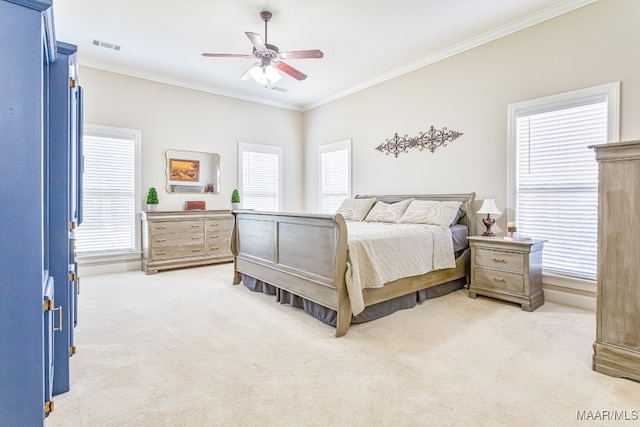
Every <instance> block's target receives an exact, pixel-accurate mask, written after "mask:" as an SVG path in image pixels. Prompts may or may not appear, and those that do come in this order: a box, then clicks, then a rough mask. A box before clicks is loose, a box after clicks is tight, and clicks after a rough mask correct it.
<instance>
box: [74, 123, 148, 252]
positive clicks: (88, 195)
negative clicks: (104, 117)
mask: <svg viewBox="0 0 640 427" xmlns="http://www.w3.org/2000/svg"><path fill="white" fill-rule="evenodd" d="M139 152H140V132H139V131H135V130H128V129H118V128H110V127H104V126H91V125H87V126H85V128H84V135H83V167H84V173H83V188H82V197H83V221H82V224H81V225H80V226H79V227H78V230H77V231H76V250H77V252H78V256H80V257H82V256H98V255H99V256H105V255H117V254H125V253H138V252H139V251H140V242H139V240H140V238H139V234H140V232H139V230H140V226H139V224H138V220H137V215H136V212H137V210H138V207H139V206H140V172H139V171H140V167H139V161H140V160H139V159H140V155H139Z"/></svg>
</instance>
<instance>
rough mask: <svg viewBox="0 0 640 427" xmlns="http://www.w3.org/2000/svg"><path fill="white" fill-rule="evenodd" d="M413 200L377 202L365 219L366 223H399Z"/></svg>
mask: <svg viewBox="0 0 640 427" xmlns="http://www.w3.org/2000/svg"><path fill="white" fill-rule="evenodd" d="M412 201H413V199H406V200H403V201H401V202H396V203H385V202H383V201H379V202H376V204H375V205H373V208H372V209H371V211H370V212H369V214H368V215H367V217H366V218H365V221H376V222H398V221H400V218H402V214H404V211H406V210H407V207H409V205H410V204H411V202H412Z"/></svg>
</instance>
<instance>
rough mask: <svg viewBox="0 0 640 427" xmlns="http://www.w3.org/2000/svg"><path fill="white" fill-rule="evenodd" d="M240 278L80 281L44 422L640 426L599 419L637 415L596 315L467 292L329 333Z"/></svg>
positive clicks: (632, 385) (175, 274)
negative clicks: (58, 381) (59, 377)
mask: <svg viewBox="0 0 640 427" xmlns="http://www.w3.org/2000/svg"><path fill="white" fill-rule="evenodd" d="M231 277H232V265H231V264H225V265H219V266H212V267H203V268H192V269H183V270H179V271H167V272H162V273H159V274H156V275H152V276H147V275H145V274H144V273H142V272H129V273H119V274H111V275H103V276H94V277H86V278H83V279H82V289H81V294H80V309H79V310H80V313H79V325H78V327H77V328H76V345H77V347H78V353H77V354H76V355H75V356H73V357H72V359H71V391H70V392H68V393H65V394H62V395H59V396H56V397H55V398H54V402H55V411H54V412H53V413H52V414H51V415H50V416H49V418H48V419H47V422H46V425H47V426H48V427H56V426H293V425H296V426H327V425H336V426H337V425H341V426H420V425H427V426H430V425H432V426H448V425H451V426H473V425H478V426H528V425H532V426H572V425H588V426H596V425H608V426H610V425H637V423H639V422H640V421H618V422H615V421H614V422H612V421H597V418H596V421H594V420H593V417H594V416H595V417H599V416H601V415H602V411H609V412H613V411H626V412H618V413H622V414H624V415H625V416H626V418H633V415H634V414H636V416H637V414H638V411H639V410H640V383H637V382H634V381H631V380H625V379H618V378H612V377H609V376H606V375H603V374H599V373H596V372H593V371H592V370H591V354H592V350H591V345H592V343H593V341H594V338H595V314H594V313H591V312H587V311H582V310H579V309H574V308H569V307H565V306H561V305H557V304H552V303H546V304H545V305H544V306H542V307H541V308H540V309H538V310H537V311H535V312H533V313H526V312H523V311H521V310H520V308H519V307H518V306H517V305H515V304H510V303H505V302H500V301H496V300H493V299H489V298H483V297H478V299H476V300H473V299H470V298H468V297H467V294H466V291H464V290H461V291H457V292H454V293H452V294H449V295H447V296H444V297H441V298H437V299H433V300H429V301H427V302H426V303H423V304H421V305H419V306H418V307H416V308H413V309H409V310H403V311H399V312H396V313H394V314H392V315H390V316H387V317H385V318H382V319H378V320H376V321H373V322H369V323H365V324H360V325H353V326H352V327H351V328H350V329H349V331H348V332H347V335H346V336H344V337H342V338H334V337H333V334H334V329H333V328H331V327H329V326H326V325H324V324H323V323H321V322H320V321H318V320H316V319H314V318H312V317H311V316H308V315H306V314H305V313H304V312H303V311H302V310H299V309H293V308H291V307H289V306H285V305H279V304H277V303H276V302H275V299H274V297H271V296H267V295H263V294H258V293H252V292H250V291H249V290H248V289H246V288H245V287H244V286H232V285H231V284H230V282H231ZM584 411H587V412H584ZM589 411H591V412H589ZM597 411H599V412H597ZM589 413H590V414H591V418H589V419H587V420H584V419H583V420H578V418H579V417H580V416H582V417H584V416H585V414H589Z"/></svg>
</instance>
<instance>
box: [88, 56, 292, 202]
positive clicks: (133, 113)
mask: <svg viewBox="0 0 640 427" xmlns="http://www.w3.org/2000/svg"><path fill="white" fill-rule="evenodd" d="M80 84H81V85H82V87H83V88H84V90H85V99H84V101H85V103H84V122H85V123H90V124H96V125H105V126H115V127H120V128H130V129H138V130H140V131H141V132H142V144H141V145H142V147H141V151H142V193H143V195H146V192H147V189H148V188H149V187H156V188H157V190H158V197H159V199H160V205H159V209H161V210H183V208H184V201H185V200H205V201H206V203H207V208H208V209H229V208H230V207H231V191H232V190H233V189H234V188H237V187H238V184H237V181H238V172H237V169H238V168H237V165H238V161H237V157H238V142H252V143H256V144H269V145H278V146H281V147H282V148H283V164H284V171H283V175H284V176H283V179H284V189H283V192H284V210H286V211H302V209H303V207H304V203H303V191H304V188H303V185H302V179H301V177H302V176H303V144H302V138H303V133H302V113H300V112H297V111H292V110H286V109H282V108H277V107H272V106H266V105H262V104H256V103H252V102H247V101H241V100H237V99H232V98H228V97H224V96H219V95H214V94H210V93H205V92H199V91H196V90H191V89H185V88H181V87H176V86H171V85H167V84H163V83H157V82H152V81H149V80H143V79H139V78H135V77H128V76H124V75H120V74H115V73H110V72H106V71H101V70H97V69H93V68H88V67H80ZM168 149H177V150H191V151H206V152H217V153H219V154H220V168H221V180H220V183H221V191H220V193H219V194H215V195H214V194H169V193H167V192H166V189H165V168H166V161H165V151H166V150H168ZM142 203H144V200H143V201H142ZM140 209H144V205H143V204H141V206H140Z"/></svg>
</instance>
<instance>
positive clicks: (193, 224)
mask: <svg viewBox="0 0 640 427" xmlns="http://www.w3.org/2000/svg"><path fill="white" fill-rule="evenodd" d="M149 229H150V232H151V235H152V236H154V235H157V234H164V233H185V232H202V231H203V230H204V221H202V220H187V221H158V222H154V223H152V224H150V226H149Z"/></svg>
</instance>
